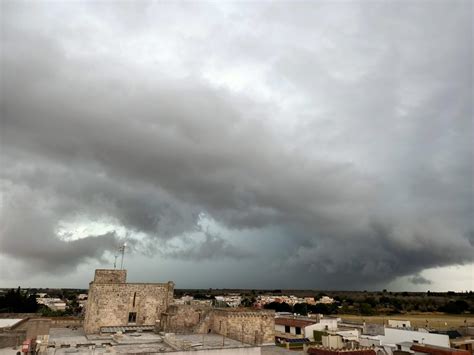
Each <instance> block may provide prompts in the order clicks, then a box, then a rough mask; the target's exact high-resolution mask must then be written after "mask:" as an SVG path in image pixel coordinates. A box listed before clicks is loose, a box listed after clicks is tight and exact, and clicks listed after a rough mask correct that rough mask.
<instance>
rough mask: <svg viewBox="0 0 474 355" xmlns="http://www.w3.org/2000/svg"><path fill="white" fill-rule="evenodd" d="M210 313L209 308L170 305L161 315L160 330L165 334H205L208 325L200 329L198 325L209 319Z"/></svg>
mask: <svg viewBox="0 0 474 355" xmlns="http://www.w3.org/2000/svg"><path fill="white" fill-rule="evenodd" d="M210 311H211V307H209V306H200V305H172V306H170V307H168V310H167V311H166V313H163V314H162V315H161V328H160V330H161V331H164V332H167V333H194V332H197V333H206V332H207V329H208V324H207V325H204V326H201V327H199V325H202V323H203V322H205V321H206V320H208V319H209V317H208V314H209V312H210ZM207 323H209V322H207ZM197 328H202V329H203V330H200V329H197Z"/></svg>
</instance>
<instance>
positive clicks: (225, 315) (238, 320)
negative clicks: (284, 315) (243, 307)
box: [210, 309, 275, 345]
mask: <svg viewBox="0 0 474 355" xmlns="http://www.w3.org/2000/svg"><path fill="white" fill-rule="evenodd" d="M210 327H211V328H210V329H211V331H212V332H214V333H217V334H222V335H225V336H227V337H229V338H231V339H235V340H239V341H241V342H243V343H247V344H254V345H260V344H273V343H274V342H275V315H274V312H271V311H232V310H217V309H215V310H214V311H213V312H212V320H211V323H210Z"/></svg>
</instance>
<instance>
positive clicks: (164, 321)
mask: <svg viewBox="0 0 474 355" xmlns="http://www.w3.org/2000/svg"><path fill="white" fill-rule="evenodd" d="M274 328H275V312H274V311H272V310H264V311H263V310H254V309H248V308H212V307H209V306H206V305H192V304H191V305H172V306H170V307H169V308H168V310H167V311H166V312H165V313H163V314H162V316H161V322H160V329H159V330H160V331H162V332H165V333H170V332H171V333H177V334H190V333H192V334H220V335H222V336H225V337H228V338H230V339H234V340H238V341H240V342H243V343H246V344H252V345H263V344H274V342H275V331H274Z"/></svg>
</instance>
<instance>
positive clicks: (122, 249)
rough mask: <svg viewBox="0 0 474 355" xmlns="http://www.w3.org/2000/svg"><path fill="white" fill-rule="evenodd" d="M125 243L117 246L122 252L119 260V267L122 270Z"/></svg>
mask: <svg viewBox="0 0 474 355" xmlns="http://www.w3.org/2000/svg"><path fill="white" fill-rule="evenodd" d="M126 246H127V243H123V245H122V246H121V247H120V248H119V251H120V252H122V260H121V261H120V269H122V270H123V257H124V256H125V247H126Z"/></svg>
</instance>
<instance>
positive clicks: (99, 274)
mask: <svg viewBox="0 0 474 355" xmlns="http://www.w3.org/2000/svg"><path fill="white" fill-rule="evenodd" d="M126 281H127V270H117V269H114V270H109V269H97V270H95V274H94V282H95V283H101V284H104V283H105V284H107V283H114V284H117V283H122V284H123V283H125V282H126Z"/></svg>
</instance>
